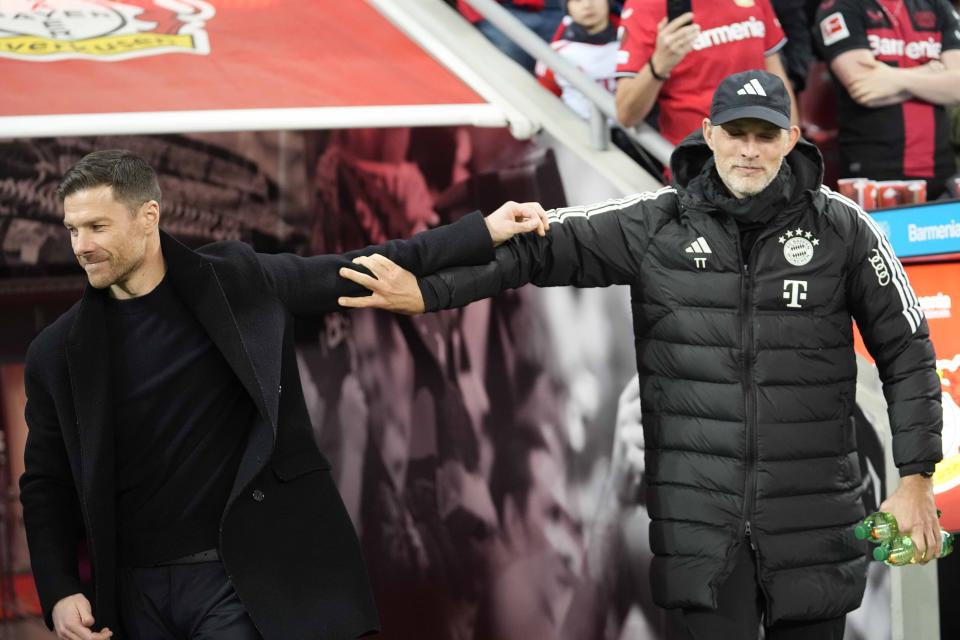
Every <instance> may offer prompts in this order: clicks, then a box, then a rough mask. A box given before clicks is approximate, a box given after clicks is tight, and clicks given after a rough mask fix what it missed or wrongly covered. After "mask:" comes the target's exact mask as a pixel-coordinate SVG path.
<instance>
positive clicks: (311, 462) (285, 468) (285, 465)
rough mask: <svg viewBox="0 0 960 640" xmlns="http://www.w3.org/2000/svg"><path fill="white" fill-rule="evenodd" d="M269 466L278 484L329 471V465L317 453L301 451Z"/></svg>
mask: <svg viewBox="0 0 960 640" xmlns="http://www.w3.org/2000/svg"><path fill="white" fill-rule="evenodd" d="M270 466H271V467H272V468H273V473H274V474H275V475H276V476H277V478H278V479H279V480H280V482H290V481H291V480H296V479H297V478H299V477H300V476H303V475H306V474H308V473H313V472H314V471H323V470H326V469H329V468H330V463H329V462H327V459H326V458H324V457H323V454H321V453H320V452H318V451H303V452H301V453H295V454H293V455H288V456H284V457H283V458H280V459H279V460H275V461H274V462H273V463H272V464H271V465H270Z"/></svg>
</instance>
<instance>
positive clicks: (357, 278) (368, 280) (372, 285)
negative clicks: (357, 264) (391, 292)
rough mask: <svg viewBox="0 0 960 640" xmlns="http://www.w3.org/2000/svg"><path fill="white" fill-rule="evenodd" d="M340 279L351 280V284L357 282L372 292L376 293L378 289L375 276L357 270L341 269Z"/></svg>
mask: <svg viewBox="0 0 960 640" xmlns="http://www.w3.org/2000/svg"><path fill="white" fill-rule="evenodd" d="M364 266H366V265H364ZM340 277H341V278H345V279H347V280H350V281H351V282H356V283H357V284H358V285H360V286H361V287H363V288H365V289H369V290H370V291H375V290H376V287H377V279H376V278H374V277H373V276H368V275H367V274H365V273H363V272H360V271H357V270H356V269H350V268H348V267H341V268H340Z"/></svg>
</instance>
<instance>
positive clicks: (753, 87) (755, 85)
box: [737, 78, 767, 96]
mask: <svg viewBox="0 0 960 640" xmlns="http://www.w3.org/2000/svg"><path fill="white" fill-rule="evenodd" d="M748 93H749V94H750V95H752V96H765V95H767V92H766V91H764V90H763V85H761V84H760V82H759V81H758V80H757V79H756V78H754V79H753V80H751V81H750V82H748V83H747V84H745V85H743V89H740V91H737V95H738V96H745V95H747V94H748Z"/></svg>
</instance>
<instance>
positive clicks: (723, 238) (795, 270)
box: [343, 71, 943, 640]
mask: <svg viewBox="0 0 960 640" xmlns="http://www.w3.org/2000/svg"><path fill="white" fill-rule="evenodd" d="M671 168H672V173H673V176H674V179H675V181H676V186H675V187H664V188H663V189H660V190H659V191H656V192H652V193H641V194H635V195H632V196H628V197H626V198H623V199H621V200H612V201H608V202H603V203H598V204H595V205H589V206H585V207H570V208H566V209H557V210H555V211H552V212H550V220H551V223H552V224H551V226H550V230H549V233H547V234H546V236H544V237H534V236H532V235H530V234H527V235H525V236H518V237H516V238H514V239H513V240H511V241H510V242H508V243H505V244H504V245H503V246H501V247H499V248H498V249H497V251H496V254H497V257H496V260H495V261H493V262H491V263H490V264H488V265H482V266H472V267H460V268H456V269H451V270H446V271H442V272H440V273H437V274H434V275H433V276H428V277H427V278H423V279H421V280H420V281H419V282H417V280H416V279H415V278H414V277H413V276H412V275H410V274H404V273H403V272H402V271H396V270H394V271H393V272H391V273H389V274H387V273H386V272H382V271H381V273H384V275H385V278H384V279H383V280H381V281H375V280H373V279H371V278H370V277H369V276H366V275H364V274H346V275H347V276H348V277H349V278H350V279H352V280H354V281H357V282H359V283H360V284H364V285H366V286H367V287H368V288H371V289H372V290H374V291H375V292H376V293H375V295H374V296H373V297H370V298H363V299H357V300H356V301H343V302H345V303H347V304H349V305H350V306H370V305H374V306H382V307H385V308H391V309H393V310H398V311H406V312H418V311H423V310H427V311H432V310H435V309H440V308H449V307H455V306H461V305H464V304H467V303H469V302H471V301H473V300H478V299H481V298H484V297H487V296H490V295H494V294H496V293H498V292H500V291H502V290H504V289H508V288H513V287H518V286H521V285H524V284H526V283H533V284H536V285H539V286H559V285H574V286H578V287H598V286H608V285H611V284H625V285H629V286H630V287H631V303H632V307H633V317H634V335H635V345H636V355H637V370H638V373H639V386H640V395H641V401H642V402H641V406H642V411H643V432H644V443H645V453H646V469H645V472H644V473H645V481H646V482H645V485H646V504H647V508H648V511H649V515H650V519H651V525H650V546H651V550H652V551H653V554H654V557H653V560H652V562H651V566H650V580H651V587H652V592H653V598H654V601H655V602H656V603H657V604H658V605H660V606H662V607H665V608H671V609H681V610H682V620H683V624H684V625H685V627H686V628H687V631H688V632H689V634H690V636H691V637H692V638H695V639H696V640H701V639H727V638H738V639H747V638H757V637H758V633H759V628H760V625H761V624H762V625H763V626H764V627H766V636H765V637H766V638H767V639H768V640H777V639H781V640H782V639H786V638H791V639H798V638H810V639H817V640H823V639H828V638H840V637H842V635H843V630H844V617H845V615H846V613H847V612H849V611H852V610H853V609H855V608H857V607H858V606H859V604H860V600H861V598H862V597H863V590H864V585H865V573H866V571H865V570H866V566H865V565H866V556H865V554H864V551H865V549H864V548H863V544H862V543H858V542H857V540H855V539H854V536H853V526H854V525H855V524H856V523H857V522H858V521H859V520H860V519H862V518H863V516H864V515H865V514H864V509H863V503H862V500H861V496H862V493H863V489H864V483H863V479H862V478H861V475H860V465H859V463H858V459H857V446H856V438H855V431H854V426H853V423H852V420H851V419H852V413H853V408H854V402H855V391H856V360H855V355H854V350H853V327H852V322H851V318H853V319H855V320H856V322H857V326H858V328H859V330H860V333H861V335H862V336H863V339H864V342H865V344H866V346H867V348H868V349H869V350H870V352H871V353H872V354H873V356H874V359H875V360H876V362H877V367H878V369H879V373H880V377H881V379H882V380H883V382H884V393H885V395H886V399H887V404H888V406H889V415H890V424H891V427H892V429H893V457H894V461H895V462H896V464H897V466H898V467H899V470H900V474H901V476H902V479H901V483H900V486H899V487H898V489H897V490H896V491H895V492H894V493H893V494H892V495H891V496H889V497H888V498H887V500H886V501H885V502H884V503H883V504H882V505H881V509H882V510H884V511H888V512H890V513H892V514H893V515H894V516H895V517H896V518H897V521H898V523H899V525H900V528H901V529H902V531H903V532H905V533H909V534H910V535H911V536H912V537H913V540H914V542H915V544H916V545H917V549H918V555H919V557H918V561H919V562H927V561H929V560H931V559H932V558H934V557H935V556H937V555H939V550H940V531H939V526H938V523H937V514H936V507H935V505H934V499H933V486H932V480H931V478H930V476H931V475H932V472H933V470H934V465H935V464H936V462H937V461H939V460H940V459H941V457H942V449H941V447H942V445H941V437H940V431H941V428H942V422H943V420H942V408H941V404H940V381H939V379H938V377H937V374H936V369H935V359H934V353H933V347H932V345H931V343H930V339H929V334H928V330H927V323H926V320H925V319H924V317H923V311H922V309H921V307H920V303H919V300H918V299H917V297H916V295H915V294H914V292H913V290H912V289H911V287H910V283H909V282H908V281H907V277H906V274H905V272H904V270H903V267H902V265H901V264H900V262H899V260H897V258H896V256H895V255H894V254H893V251H892V250H891V248H890V245H889V243H888V242H887V239H886V238H885V237H884V235H883V234H882V232H880V230H879V228H878V227H877V225H876V224H875V223H874V222H873V221H872V220H871V219H870V217H869V216H868V215H867V214H866V213H865V212H864V211H863V210H861V209H860V208H859V207H857V206H856V204H855V203H853V202H851V201H849V200H848V199H846V198H843V197H842V196H840V195H839V194H836V193H834V192H833V191H831V190H830V189H828V188H827V187H825V186H823V184H822V180H823V161H822V159H821V157H820V154H819V152H818V151H817V150H816V148H815V147H813V145H810V144H809V143H807V142H805V141H802V140H800V132H799V129H798V128H797V127H795V126H791V125H790V100H789V97H788V94H787V91H786V88H785V87H784V85H783V83H782V81H781V80H780V79H779V78H777V77H776V76H774V75H772V74H769V73H766V72H763V71H746V72H742V73H737V74H733V75H732V76H729V77H727V78H726V79H724V80H723V81H722V82H721V84H720V86H719V87H718V89H717V91H716V92H715V94H714V98H713V104H712V106H711V111H710V117H709V118H708V119H705V120H704V121H703V125H702V131H698V132H696V133H694V134H691V135H690V136H688V137H687V138H686V139H685V140H684V141H683V142H682V143H681V144H680V145H679V146H678V147H677V149H676V150H675V151H674V153H673V156H672V158H671ZM362 260H363V261H367V259H362ZM370 264H372V265H373V267H374V272H375V273H377V271H378V270H379V265H376V264H374V263H372V262H371V263H370ZM397 291H406V292H407V294H406V295H402V296H396V297H398V298H399V299H402V300H403V301H411V300H415V301H416V303H417V304H416V305H414V306H409V307H408V306H406V302H397V304H391V301H392V300H393V299H394V297H395V294H396V292H397ZM418 292H419V293H420V294H421V296H422V299H418V297H417V295H416V294H417V293H418ZM380 301H383V302H382V303H381V302H380ZM576 615H580V616H583V615H584V612H583V611H582V610H578V611H577V612H576Z"/></svg>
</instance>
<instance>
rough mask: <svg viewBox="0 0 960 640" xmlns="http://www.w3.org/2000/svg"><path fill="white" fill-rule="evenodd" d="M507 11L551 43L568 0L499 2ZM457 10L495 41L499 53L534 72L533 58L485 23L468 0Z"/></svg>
mask: <svg viewBox="0 0 960 640" xmlns="http://www.w3.org/2000/svg"><path fill="white" fill-rule="evenodd" d="M498 1H499V2H500V4H502V5H503V7H504V9H506V10H507V11H509V12H510V13H512V14H513V15H514V16H515V17H516V18H517V19H518V20H519V21H520V22H522V23H523V24H524V25H526V27H527V28H528V29H530V30H531V31H533V32H534V33H536V34H537V35H538V36H540V37H541V38H543V40H544V42H550V39H551V38H552V37H553V34H554V32H556V30H557V25H559V24H560V21H561V20H562V19H563V16H564V4H565V3H566V0H498ZM457 8H458V9H460V13H462V14H463V16H464V17H465V18H466V19H467V20H469V21H470V22H472V23H473V24H474V25H475V26H476V27H477V29H479V30H480V32H481V33H483V35H485V36H486V37H487V40H489V41H490V42H492V43H493V44H494V45H496V47H497V48H498V49H500V51H502V52H504V53H505V54H507V55H508V56H510V58H511V59H513V60H514V61H516V62H517V64H519V65H521V66H523V67H525V68H526V69H527V70H528V71H530V72H531V73H533V69H534V63H535V61H534V59H533V58H532V57H530V55H529V54H528V53H527V52H526V51H524V50H523V49H521V48H520V47H519V46H518V45H517V44H516V43H515V42H514V41H513V40H511V39H510V38H509V37H507V36H506V35H504V34H503V32H501V31H500V30H499V29H497V28H496V27H495V26H493V25H492V24H490V22H489V21H487V20H485V19H484V18H483V16H482V15H480V13H478V12H477V11H476V10H475V9H473V7H471V6H470V5H469V4H468V3H467V2H466V1H465V0H457Z"/></svg>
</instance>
